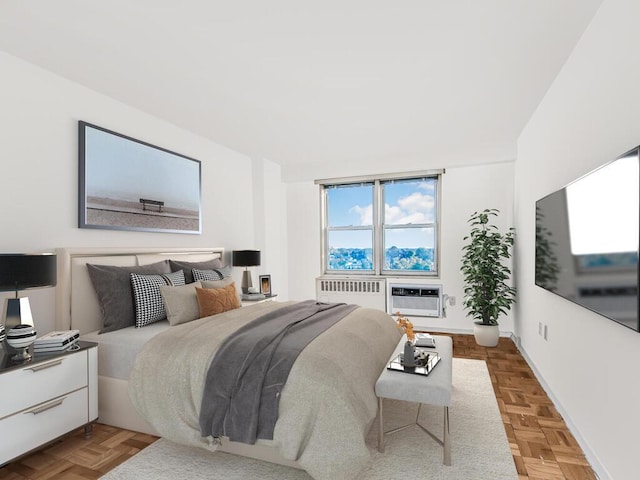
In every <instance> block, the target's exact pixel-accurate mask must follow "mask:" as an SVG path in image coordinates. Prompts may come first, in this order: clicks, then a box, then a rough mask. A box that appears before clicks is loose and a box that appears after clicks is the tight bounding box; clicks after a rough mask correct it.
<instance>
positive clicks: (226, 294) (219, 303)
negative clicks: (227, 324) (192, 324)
mask: <svg viewBox="0 0 640 480" xmlns="http://www.w3.org/2000/svg"><path fill="white" fill-rule="evenodd" d="M196 295H197V296H198V306H199V307H200V318H202V317H208V316H210V315H217V314H218V313H222V312H226V311H227V310H233V309H235V308H240V307H241V306H242V304H241V303H240V299H239V298H238V293H237V292H236V286H235V284H233V283H232V284H231V285H228V286H226V287H224V288H197V287H196Z"/></svg>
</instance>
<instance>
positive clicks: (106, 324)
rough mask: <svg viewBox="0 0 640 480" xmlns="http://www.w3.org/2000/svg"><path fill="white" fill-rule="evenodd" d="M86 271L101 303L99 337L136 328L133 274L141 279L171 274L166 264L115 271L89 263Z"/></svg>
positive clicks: (117, 268)
mask: <svg viewBox="0 0 640 480" xmlns="http://www.w3.org/2000/svg"><path fill="white" fill-rule="evenodd" d="M87 269H88V271H89V277H91V283H93V288H94V289H95V291H96V293H97V294H98V302H99V303H100V312H101V313H102V329H101V330H100V333H107V332H113V331H114V330H120V329H121V328H126V327H132V326H133V325H135V323H136V321H135V313H136V312H135V304H134V300H133V289H132V287H131V277H130V276H129V275H130V274H131V273H138V274H141V275H149V274H154V273H171V268H170V267H169V262H168V261H167V260H163V261H162V262H158V263H152V264H150V265H142V266H140V267H114V266H112V265H92V264H89V263H87Z"/></svg>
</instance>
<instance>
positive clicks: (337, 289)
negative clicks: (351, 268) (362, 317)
mask: <svg viewBox="0 0 640 480" xmlns="http://www.w3.org/2000/svg"><path fill="white" fill-rule="evenodd" d="M316 300H318V301H319V302H327V303H352V304H355V305H360V306H361V307H368V308H376V309H378V310H382V311H386V310H387V308H386V291H385V279H384V278H380V277H362V278H353V277H318V278H316Z"/></svg>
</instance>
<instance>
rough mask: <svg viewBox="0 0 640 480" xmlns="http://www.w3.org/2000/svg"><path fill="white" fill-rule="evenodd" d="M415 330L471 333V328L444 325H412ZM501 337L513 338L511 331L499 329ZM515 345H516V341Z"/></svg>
mask: <svg viewBox="0 0 640 480" xmlns="http://www.w3.org/2000/svg"><path fill="white" fill-rule="evenodd" d="M414 330H415V331H416V332H436V333H459V334H462V335H473V329H472V328H445V327H422V326H420V325H417V326H415V327H414ZM500 336H501V337H506V338H513V333H511V332H503V331H500ZM516 345H518V344H517V343H516Z"/></svg>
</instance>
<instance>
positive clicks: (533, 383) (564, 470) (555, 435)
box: [0, 334, 597, 480]
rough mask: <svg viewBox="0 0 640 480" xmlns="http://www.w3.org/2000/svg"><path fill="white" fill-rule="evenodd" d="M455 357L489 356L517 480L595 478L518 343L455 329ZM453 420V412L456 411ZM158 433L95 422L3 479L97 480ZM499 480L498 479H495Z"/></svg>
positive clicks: (7, 470)
mask: <svg viewBox="0 0 640 480" xmlns="http://www.w3.org/2000/svg"><path fill="white" fill-rule="evenodd" d="M451 337H452V338H453V343H454V345H453V353H454V356H455V357H460V358H474V359H480V360H485V361H486V362H487V366H488V368H489V374H490V376H491V382H492V383H493V389H494V391H495V394H496V399H497V401H498V405H499V407H500V412H501V414H502V421H503V424H504V428H505V431H506V433H507V438H508V439H509V444H510V446H511V452H512V454H513V461H514V463H515V465H516V468H517V471H518V474H519V480H596V479H597V477H596V476H595V474H594V473H593V471H592V469H591V467H590V466H589V464H588V462H587V460H586V459H585V457H584V454H583V453H582V450H581V449H580V446H579V445H578V444H577V442H576V440H575V439H574V438H573V436H572V435H571V433H570V432H569V430H568V429H567V426H566V425H565V423H564V421H563V420H562V417H561V416H560V414H559V413H558V412H557V410H556V409H555V408H554V406H553V404H552V403H551V401H550V400H549V398H548V397H547V395H546V393H545V392H544V390H543V389H542V387H541V386H540V384H539V383H538V381H537V380H536V378H535V376H534V375H533V372H532V371H531V369H530V368H529V366H528V365H527V363H526V361H525V360H524V358H523V357H522V355H521V354H520V353H519V352H518V350H517V348H516V346H515V345H514V343H513V342H512V341H511V340H510V339H507V338H501V339H500V342H499V344H498V346H497V347H495V348H485V347H479V346H477V345H476V343H475V340H474V339H473V336H471V335H460V334H451ZM452 415H453V417H452V421H453V419H454V418H455V412H453V413H452ZM156 439H157V438H156V437H153V436H151V435H145V434H142V433H136V432H131V431H128V430H122V429H119V428H115V427H110V426H107V425H102V424H95V425H94V427H93V435H92V438H91V439H89V440H85V439H84V432H83V430H82V429H78V430H77V431H74V432H72V433H70V434H68V435H66V436H64V437H62V438H61V439H59V440H57V441H55V442H53V443H51V444H49V445H48V446H46V447H44V448H42V449H41V450H39V451H37V452H34V453H32V454H30V455H27V456H25V457H22V458H21V459H18V460H16V461H15V462H13V463H10V464H8V465H5V466H4V467H2V468H0V480H25V479H33V480H86V479H97V478H100V476H101V475H103V474H105V473H106V472H108V471H109V470H111V469H112V468H114V467H116V466H117V465H119V464H120V463H122V462H124V461H125V460H127V459H128V458H130V457H132V456H133V455H135V454H136V453H138V452H139V451H140V450H142V449H143V448H145V447H146V446H148V445H150V444H151V443H153V442H154V441H155V440H156ZM491 480H499V479H491Z"/></svg>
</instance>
